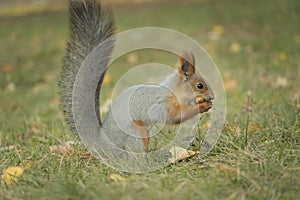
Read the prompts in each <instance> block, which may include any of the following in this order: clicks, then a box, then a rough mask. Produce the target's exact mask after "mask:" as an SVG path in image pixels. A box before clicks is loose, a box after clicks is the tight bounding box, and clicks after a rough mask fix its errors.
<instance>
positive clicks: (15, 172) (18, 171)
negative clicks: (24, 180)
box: [1, 166, 25, 185]
mask: <svg viewBox="0 0 300 200" xmlns="http://www.w3.org/2000/svg"><path fill="white" fill-rule="evenodd" d="M24 171H25V170H24V168H23V167H18V166H13V167H8V168H6V169H4V170H3V174H2V176H1V179H2V184H6V185H12V184H13V183H14V182H16V181H17V178H18V177H20V176H21V175H22V174H23V173H24Z"/></svg>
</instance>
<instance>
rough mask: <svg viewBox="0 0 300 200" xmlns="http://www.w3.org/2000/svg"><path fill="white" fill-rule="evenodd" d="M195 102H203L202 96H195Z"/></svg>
mask: <svg viewBox="0 0 300 200" xmlns="http://www.w3.org/2000/svg"><path fill="white" fill-rule="evenodd" d="M195 102H196V104H200V103H203V102H205V99H204V98H203V97H196V98H195Z"/></svg>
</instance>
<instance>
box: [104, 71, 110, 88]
mask: <svg viewBox="0 0 300 200" xmlns="http://www.w3.org/2000/svg"><path fill="white" fill-rule="evenodd" d="M110 83H111V76H110V74H109V73H106V74H105V76H104V80H103V85H109V84H110Z"/></svg>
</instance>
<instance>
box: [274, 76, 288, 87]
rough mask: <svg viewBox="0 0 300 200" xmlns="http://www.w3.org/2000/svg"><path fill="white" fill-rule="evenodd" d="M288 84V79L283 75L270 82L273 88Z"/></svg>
mask: <svg viewBox="0 0 300 200" xmlns="http://www.w3.org/2000/svg"><path fill="white" fill-rule="evenodd" d="M287 85H288V79H287V78H286V77H284V76H278V77H277V78H276V80H275V81H273V82H272V87H273V88H283V87H286V86H287Z"/></svg>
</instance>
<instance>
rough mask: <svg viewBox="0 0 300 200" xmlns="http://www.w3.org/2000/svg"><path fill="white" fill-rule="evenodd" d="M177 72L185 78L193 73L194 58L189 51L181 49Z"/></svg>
mask: <svg viewBox="0 0 300 200" xmlns="http://www.w3.org/2000/svg"><path fill="white" fill-rule="evenodd" d="M179 64H180V66H179V69H178V72H179V73H180V74H182V75H184V76H185V77H186V78H187V79H188V78H190V77H191V76H192V75H193V74H194V73H195V58H194V55H193V54H192V53H191V52H187V51H183V52H182V54H181V57H180V59H179Z"/></svg>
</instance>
